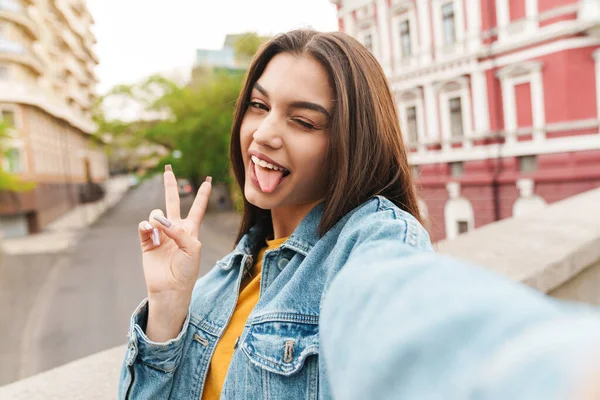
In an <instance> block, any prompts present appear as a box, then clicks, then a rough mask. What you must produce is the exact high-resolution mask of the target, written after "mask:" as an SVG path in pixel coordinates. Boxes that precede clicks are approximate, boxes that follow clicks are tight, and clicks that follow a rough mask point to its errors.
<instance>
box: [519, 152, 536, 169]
mask: <svg viewBox="0 0 600 400" xmlns="http://www.w3.org/2000/svg"><path fill="white" fill-rule="evenodd" d="M519 171H520V172H535V171H537V157H536V156H522V157H519Z"/></svg>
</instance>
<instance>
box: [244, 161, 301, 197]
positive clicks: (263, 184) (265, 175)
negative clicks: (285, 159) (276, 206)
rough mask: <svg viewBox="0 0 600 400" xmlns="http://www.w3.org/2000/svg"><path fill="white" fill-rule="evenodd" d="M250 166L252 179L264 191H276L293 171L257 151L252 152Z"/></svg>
mask: <svg viewBox="0 0 600 400" xmlns="http://www.w3.org/2000/svg"><path fill="white" fill-rule="evenodd" d="M267 160H268V161H267ZM248 167H249V172H250V180H251V181H252V183H253V184H254V185H255V186H256V187H257V188H258V189H260V191H261V192H263V193H272V192H273V191H275V189H277V188H278V187H279V186H281V184H282V183H283V182H284V181H285V180H286V178H287V177H288V176H289V175H290V173H291V171H290V170H289V169H287V168H285V167H284V166H282V165H280V164H278V163H276V162H274V161H273V160H272V159H270V158H268V157H266V156H263V155H262V154H260V153H256V152H250V162H249V166H248Z"/></svg>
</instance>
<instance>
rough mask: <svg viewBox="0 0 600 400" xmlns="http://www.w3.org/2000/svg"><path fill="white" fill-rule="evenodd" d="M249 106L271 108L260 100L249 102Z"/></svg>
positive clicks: (267, 109)
mask: <svg viewBox="0 0 600 400" xmlns="http://www.w3.org/2000/svg"><path fill="white" fill-rule="evenodd" d="M248 107H250V108H256V109H258V110H264V111H269V108H268V107H267V106H266V105H265V104H263V103H259V102H258V101H249V102H248Z"/></svg>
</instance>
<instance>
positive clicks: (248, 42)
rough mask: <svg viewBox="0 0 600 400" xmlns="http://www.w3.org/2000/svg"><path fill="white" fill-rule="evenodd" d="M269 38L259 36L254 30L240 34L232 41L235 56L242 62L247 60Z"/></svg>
mask: <svg viewBox="0 0 600 400" xmlns="http://www.w3.org/2000/svg"><path fill="white" fill-rule="evenodd" d="M268 39H269V37H267V36H259V35H258V34H257V33H256V32H247V33H244V34H241V35H240V36H239V37H237V38H236V40H235V42H234V43H233V51H234V52H235V56H236V57H237V58H238V60H240V61H241V62H242V63H246V62H249V61H250V60H251V59H252V57H254V54H256V52H257V51H258V49H259V48H260V46H261V45H262V44H263V43H264V42H266V41H267V40H268Z"/></svg>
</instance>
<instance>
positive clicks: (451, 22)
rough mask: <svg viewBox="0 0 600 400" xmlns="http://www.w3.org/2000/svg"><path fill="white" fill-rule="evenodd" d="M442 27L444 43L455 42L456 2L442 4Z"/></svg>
mask: <svg viewBox="0 0 600 400" xmlns="http://www.w3.org/2000/svg"><path fill="white" fill-rule="evenodd" d="M442 28H443V34H444V44H452V43H455V42H456V23H455V18H454V2H450V3H446V4H444V5H443V6H442Z"/></svg>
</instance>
